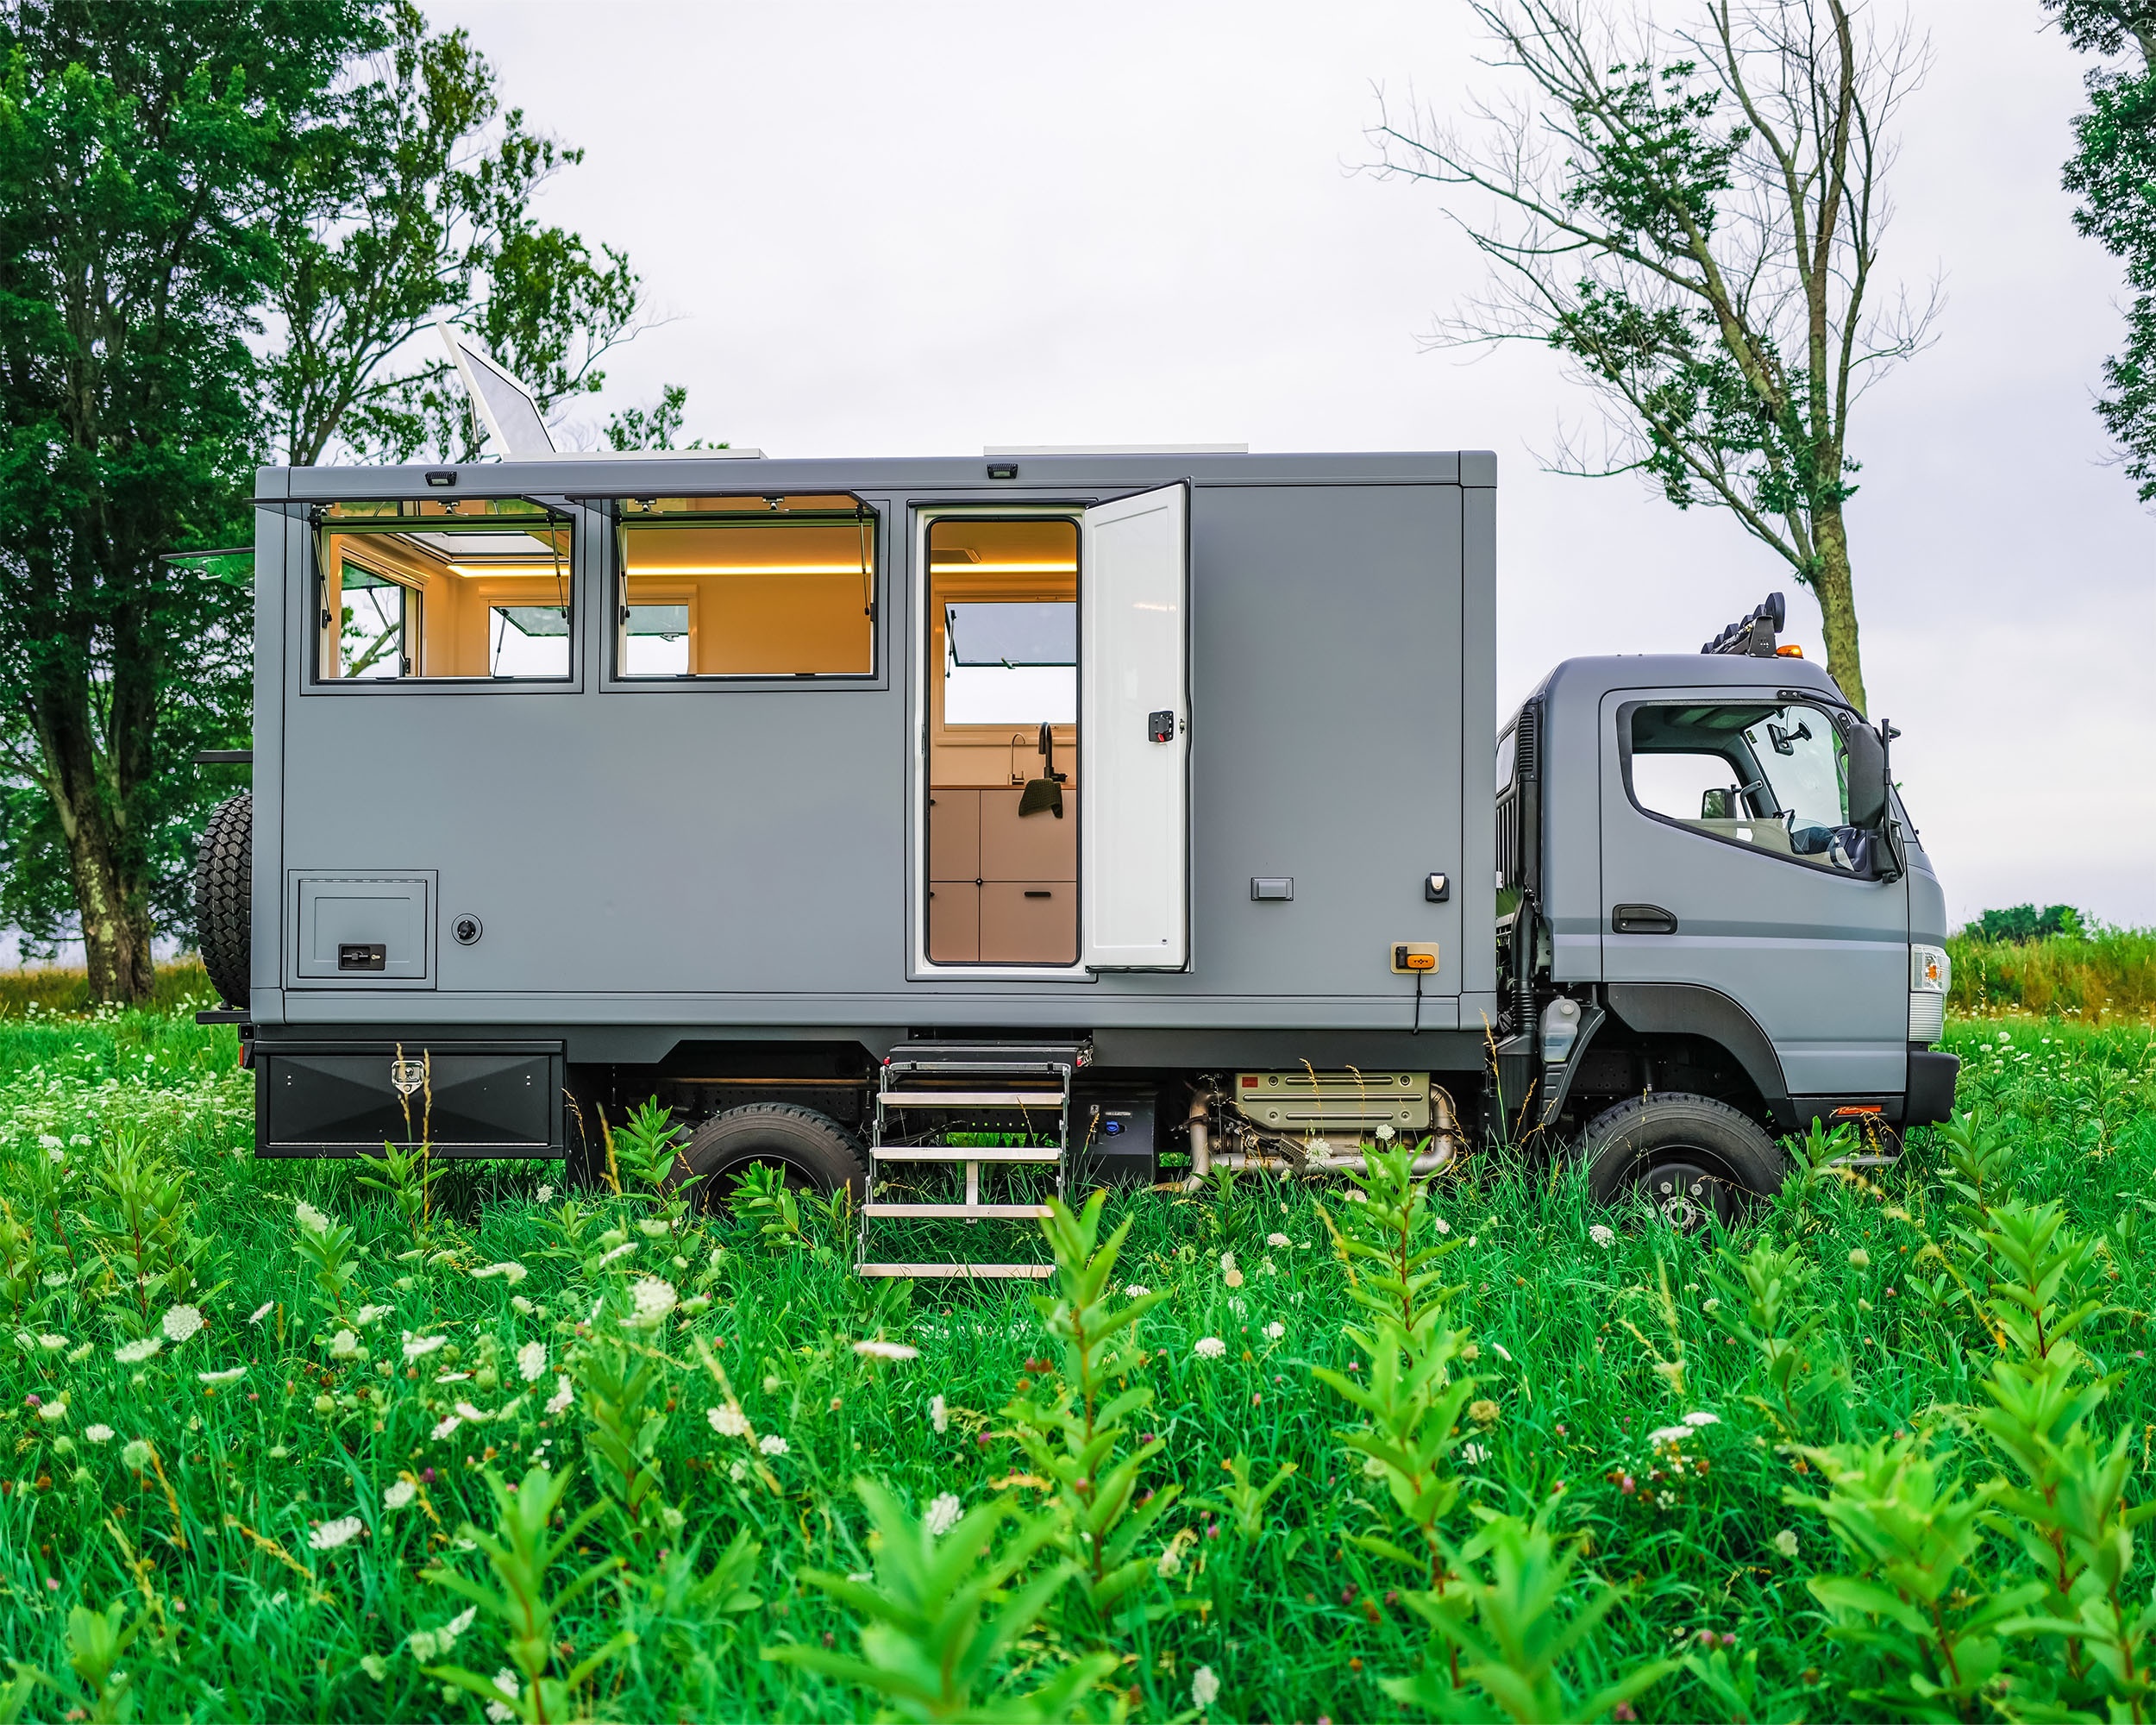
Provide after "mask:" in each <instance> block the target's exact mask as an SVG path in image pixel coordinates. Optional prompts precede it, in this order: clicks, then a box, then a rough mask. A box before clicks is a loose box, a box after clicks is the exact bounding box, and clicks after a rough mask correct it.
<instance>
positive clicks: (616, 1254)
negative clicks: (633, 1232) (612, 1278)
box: [599, 1240, 636, 1270]
mask: <svg viewBox="0 0 2156 1725" xmlns="http://www.w3.org/2000/svg"><path fill="white" fill-rule="evenodd" d="M632 1251H636V1241H634V1240H624V1241H623V1242H622V1243H621V1244H620V1245H617V1246H616V1247H615V1248H614V1249H613V1250H612V1251H610V1252H608V1253H607V1254H606V1256H605V1257H604V1258H601V1259H599V1267H600V1268H601V1269H602V1270H603V1269H605V1267H606V1266H607V1265H608V1264H611V1263H612V1262H613V1261H614V1260H615V1259H616V1258H626V1257H628V1256H629V1254H630V1252H632Z"/></svg>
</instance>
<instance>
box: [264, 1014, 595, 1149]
mask: <svg viewBox="0 0 2156 1725" xmlns="http://www.w3.org/2000/svg"><path fill="white" fill-rule="evenodd" d="M254 1070H255V1078H254V1116H255V1118H254V1142H255V1154H257V1155H258V1156H358V1155H368V1154H376V1155H378V1154H379V1153H380V1151H381V1149H382V1146H383V1145H385V1144H393V1145H398V1146H399V1147H400V1148H403V1147H407V1146H410V1145H417V1144H419V1143H421V1142H427V1143H430V1144H431V1145H433V1146H434V1149H435V1151H436V1154H438V1155H442V1156H559V1155H561V1151H562V1139H561V1097H562V1085H563V1082H564V1078H565V1076H566V1075H565V1073H564V1071H563V1051H562V1045H561V1044H560V1043H558V1042H545V1043H486V1044H472V1043H461V1044H450V1045H448V1046H446V1047H445V1046H442V1045H440V1044H436V1045H434V1046H424V1045H420V1044H412V1043H404V1044H396V1043H379V1044H376V1043H362V1044H353V1043H337V1044H285V1045H283V1046H277V1047H259V1046H258V1048H257V1050H256V1054H255V1066H254Z"/></svg>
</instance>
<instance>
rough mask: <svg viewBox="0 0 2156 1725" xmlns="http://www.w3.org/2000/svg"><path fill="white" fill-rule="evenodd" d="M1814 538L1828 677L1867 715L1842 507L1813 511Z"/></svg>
mask: <svg viewBox="0 0 2156 1725" xmlns="http://www.w3.org/2000/svg"><path fill="white" fill-rule="evenodd" d="M1812 536H1813V543H1814V545H1815V546H1816V547H1817V548H1818V553H1819V573H1818V574H1817V575H1816V576H1815V577H1814V580H1813V581H1812V591H1813V592H1814V593H1815V594H1817V595H1818V598H1819V614H1820V621H1821V625H1822V626H1823V629H1824V631H1825V633H1826V637H1827V675H1828V676H1830V677H1832V678H1833V680H1834V681H1835V682H1836V683H1837V684H1839V686H1840V688H1841V692H1842V693H1844V694H1845V695H1846V696H1848V697H1849V700H1850V704H1851V705H1852V706H1854V707H1855V708H1856V709H1857V711H1858V712H1860V713H1862V712H1866V711H1867V709H1866V707H1865V698H1864V661H1863V659H1862V658H1861V657H1859V656H1858V651H1857V594H1856V587H1855V584H1854V582H1853V581H1852V579H1851V576H1850V573H1849V535H1848V531H1847V530H1846V528H1845V526H1844V525H1843V523H1842V518H1841V505H1839V504H1835V505H1832V506H1831V507H1830V506H1828V505H1820V506H1819V507H1818V508H1817V509H1815V510H1814V511H1813V515H1812Z"/></svg>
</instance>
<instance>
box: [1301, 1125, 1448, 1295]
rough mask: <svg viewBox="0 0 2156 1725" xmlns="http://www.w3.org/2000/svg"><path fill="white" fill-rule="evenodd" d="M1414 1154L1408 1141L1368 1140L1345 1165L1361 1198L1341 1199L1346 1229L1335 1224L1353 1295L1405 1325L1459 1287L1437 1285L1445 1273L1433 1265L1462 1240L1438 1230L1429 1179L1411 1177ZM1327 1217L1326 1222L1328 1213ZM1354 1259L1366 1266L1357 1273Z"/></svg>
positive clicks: (1337, 1240)
mask: <svg viewBox="0 0 2156 1725" xmlns="http://www.w3.org/2000/svg"><path fill="white" fill-rule="evenodd" d="M1414 1157H1415V1152H1414V1151H1412V1150H1410V1149H1409V1148H1408V1147H1407V1145H1394V1146H1393V1147H1392V1148H1390V1149H1388V1150H1376V1149H1372V1148H1368V1147H1366V1148H1365V1149H1364V1150H1363V1166H1362V1167H1361V1168H1360V1169H1357V1170H1350V1171H1349V1178H1351V1180H1353V1181H1354V1182H1355V1186H1356V1189H1357V1191H1358V1192H1360V1193H1361V1195H1362V1201H1361V1202H1359V1203H1352V1204H1350V1205H1348V1206H1347V1207H1346V1208H1347V1214H1348V1221H1347V1226H1345V1228H1344V1229H1343V1228H1340V1227H1337V1226H1336V1227H1334V1228H1333V1238H1334V1239H1335V1241H1336V1242H1337V1243H1338V1245H1339V1248H1340V1251H1341V1252H1342V1254H1343V1256H1344V1258H1345V1259H1346V1262H1347V1268H1348V1289H1349V1295H1350V1297H1351V1299H1353V1300H1354V1301H1355V1302H1356V1303H1357V1305H1359V1306H1361V1307H1363V1309H1365V1310H1366V1311H1368V1312H1369V1313H1371V1314H1373V1315H1375V1316H1377V1317H1381V1318H1383V1317H1390V1318H1393V1319H1395V1320H1397V1321H1398V1322H1399V1324H1400V1326H1401V1329H1402V1330H1403V1331H1406V1332H1409V1333H1412V1332H1413V1330H1414V1329H1415V1327H1416V1323H1417V1320H1418V1318H1419V1316H1420V1314H1421V1312H1422V1311H1423V1309H1424V1308H1426V1306H1429V1305H1432V1304H1437V1305H1442V1304H1443V1303H1445V1302H1446V1301H1448V1300H1450V1299H1451V1296H1452V1295H1454V1294H1457V1292H1458V1291H1459V1290H1458V1289H1457V1288H1445V1287H1443V1286H1442V1283H1444V1280H1445V1278H1444V1277H1443V1276H1442V1275H1441V1274H1440V1273H1439V1271H1438V1270H1437V1268H1436V1266H1437V1264H1439V1263H1440V1262H1441V1261H1442V1260H1443V1259H1445V1258H1447V1257H1449V1256H1451V1254H1452V1253H1453V1252H1455V1251H1458V1250H1459V1249H1460V1244H1461V1243H1460V1242H1459V1241H1458V1240H1457V1239H1442V1240H1441V1239H1438V1236H1437V1230H1436V1227H1435V1225H1434V1217H1433V1216H1432V1212H1431V1209H1430V1182H1429V1180H1428V1179H1427V1178H1420V1179H1419V1178H1417V1177H1416V1175H1415V1172H1414ZM1327 1220H1328V1224H1330V1217H1328V1218H1327ZM1357 1264H1362V1265H1363V1266H1364V1269H1363V1273H1361V1274H1359V1275H1358V1274H1357V1271H1356V1269H1355V1266H1356V1265H1357Z"/></svg>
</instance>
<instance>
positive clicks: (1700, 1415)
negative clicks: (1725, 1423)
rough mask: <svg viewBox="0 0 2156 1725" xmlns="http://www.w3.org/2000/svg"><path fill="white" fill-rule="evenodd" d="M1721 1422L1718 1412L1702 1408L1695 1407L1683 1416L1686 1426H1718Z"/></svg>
mask: <svg viewBox="0 0 2156 1725" xmlns="http://www.w3.org/2000/svg"><path fill="white" fill-rule="evenodd" d="M1721 1422H1722V1416H1721V1415H1719V1414H1710V1413H1708V1411H1707V1409H1706V1408H1697V1409H1695V1411H1693V1412H1692V1413H1689V1414H1687V1415H1685V1416H1684V1423H1685V1424H1686V1425H1688V1426H1719V1425H1720V1424H1721Z"/></svg>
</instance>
